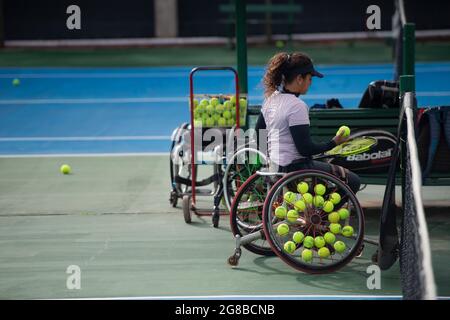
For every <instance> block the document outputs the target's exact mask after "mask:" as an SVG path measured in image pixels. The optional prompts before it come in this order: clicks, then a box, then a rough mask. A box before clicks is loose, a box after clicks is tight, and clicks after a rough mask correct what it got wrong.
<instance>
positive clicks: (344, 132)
mask: <svg viewBox="0 0 450 320" xmlns="http://www.w3.org/2000/svg"><path fill="white" fill-rule="evenodd" d="M336 135H337V136H339V135H342V136H343V137H344V138H346V137H348V136H349V135H350V128H349V127H347V126H341V127H340V128H339V130H338V131H337V132H336Z"/></svg>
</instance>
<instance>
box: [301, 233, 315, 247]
mask: <svg viewBox="0 0 450 320" xmlns="http://www.w3.org/2000/svg"><path fill="white" fill-rule="evenodd" d="M303 246H304V247H305V248H308V249H311V248H312V247H313V246H314V238H313V237H311V236H307V237H305V239H304V240H303Z"/></svg>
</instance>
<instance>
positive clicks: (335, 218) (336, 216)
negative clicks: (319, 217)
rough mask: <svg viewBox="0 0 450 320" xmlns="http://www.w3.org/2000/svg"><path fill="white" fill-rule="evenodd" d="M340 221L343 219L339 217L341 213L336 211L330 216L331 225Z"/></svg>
mask: <svg viewBox="0 0 450 320" xmlns="http://www.w3.org/2000/svg"><path fill="white" fill-rule="evenodd" d="M340 219H341V217H340V216H339V213H337V212H336V211H334V212H332V213H330V214H329V215H328V221H330V222H331V223H338V222H339V220H340Z"/></svg>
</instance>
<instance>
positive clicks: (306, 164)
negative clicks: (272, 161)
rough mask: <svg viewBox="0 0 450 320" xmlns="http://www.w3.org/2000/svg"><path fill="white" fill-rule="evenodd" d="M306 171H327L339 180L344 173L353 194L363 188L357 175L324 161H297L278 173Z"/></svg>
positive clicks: (280, 169) (280, 168)
mask: <svg viewBox="0 0 450 320" xmlns="http://www.w3.org/2000/svg"><path fill="white" fill-rule="evenodd" d="M305 169H313V170H320V171H325V172H328V173H331V174H332V175H335V176H336V177H338V178H341V177H342V175H343V174H342V173H344V175H345V179H346V182H347V184H348V186H349V187H350V189H352V191H353V193H357V192H358V191H359V187H360V186H361V180H360V179H359V177H358V175H357V174H356V173H354V172H351V171H350V170H348V169H346V168H343V167H341V166H337V165H334V164H333V165H332V164H330V163H326V162H322V161H314V160H312V159H304V160H303V159H302V160H299V161H295V162H293V163H291V164H289V165H287V166H285V167H282V166H280V167H279V170H278V171H279V172H285V173H289V172H294V171H298V170H305Z"/></svg>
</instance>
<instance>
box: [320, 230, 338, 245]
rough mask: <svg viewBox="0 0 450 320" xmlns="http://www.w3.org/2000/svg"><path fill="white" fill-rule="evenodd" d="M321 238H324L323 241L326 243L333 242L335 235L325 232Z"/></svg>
mask: <svg viewBox="0 0 450 320" xmlns="http://www.w3.org/2000/svg"><path fill="white" fill-rule="evenodd" d="M323 238H324V239H325V242H326V243H328V244H333V243H334V242H335V241H336V236H335V235H334V234H333V233H331V232H327V233H325V234H324V236H323Z"/></svg>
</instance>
